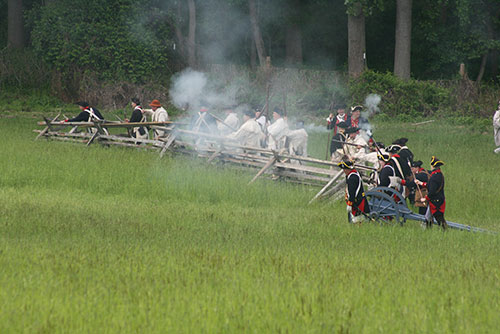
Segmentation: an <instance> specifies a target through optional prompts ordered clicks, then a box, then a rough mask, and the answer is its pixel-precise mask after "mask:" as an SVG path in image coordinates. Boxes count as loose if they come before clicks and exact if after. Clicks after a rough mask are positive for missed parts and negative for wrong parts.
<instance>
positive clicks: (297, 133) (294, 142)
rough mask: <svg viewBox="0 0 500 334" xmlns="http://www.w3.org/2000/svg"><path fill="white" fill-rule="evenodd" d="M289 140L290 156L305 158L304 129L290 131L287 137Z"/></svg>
mask: <svg viewBox="0 0 500 334" xmlns="http://www.w3.org/2000/svg"><path fill="white" fill-rule="evenodd" d="M287 137H288V139H289V140H290V143H289V146H288V149H289V152H290V154H292V155H301V156H304V157H305V156H307V137H308V135H307V132H306V130H305V129H297V130H291V131H289V132H288V135H287Z"/></svg>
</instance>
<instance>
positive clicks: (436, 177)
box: [415, 156, 448, 229]
mask: <svg viewBox="0 0 500 334" xmlns="http://www.w3.org/2000/svg"><path fill="white" fill-rule="evenodd" d="M442 165H444V162H443V161H441V160H439V159H438V158H436V157H435V156H433V157H432V158H431V167H432V172H431V175H430V176H429V181H428V182H422V181H420V180H418V179H417V180H415V183H416V184H418V185H419V186H421V187H425V188H427V190H428V194H427V196H425V198H422V199H421V201H422V202H425V201H427V203H428V206H427V212H426V214H425V218H426V220H427V227H431V226H432V219H433V218H435V219H436V221H437V223H438V225H441V226H442V227H443V229H446V228H447V227H448V224H447V223H446V219H444V211H445V209H446V200H445V196H444V176H443V173H442V172H441V166H442Z"/></svg>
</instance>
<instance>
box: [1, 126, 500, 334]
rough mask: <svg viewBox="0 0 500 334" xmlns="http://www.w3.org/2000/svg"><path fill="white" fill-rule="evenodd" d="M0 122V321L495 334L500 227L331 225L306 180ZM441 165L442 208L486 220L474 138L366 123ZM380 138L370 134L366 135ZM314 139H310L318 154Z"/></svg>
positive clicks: (492, 173)
mask: <svg viewBox="0 0 500 334" xmlns="http://www.w3.org/2000/svg"><path fill="white" fill-rule="evenodd" d="M33 127H34V121H33V119H30V118H28V117H25V116H18V117H16V118H8V119H5V118H0V129H1V132H0V140H1V141H2V146H0V158H1V163H0V213H1V215H0V268H2V270H1V273H0V301H1V303H0V332H2V333H17V332H30V333H31V332H47V333H58V332H157V333H164V332H186V333H187V332H227V333H233V332H258V333H260V332H300V333H302V332H342V333H346V332H351V333H359V332H366V333H374V332H412V333H422V332H426V333H471V332H477V333H489V332H491V333H493V332H496V331H497V329H498V328H499V326H500V317H499V316H498V314H499V311H500V279H499V278H500V237H499V236H498V235H486V234H474V233H466V232H458V231H449V232H447V233H443V232H442V231H440V230H439V229H436V228H435V229H433V230H431V231H424V230H422V229H421V228H420V227H419V226H418V224H417V223H411V222H408V223H407V224H406V226H405V227H403V228H402V227H399V226H384V227H381V226H375V225H370V224H365V225H363V226H361V227H354V226H351V225H348V224H347V223H346V214H345V205H344V204H343V203H341V202H338V203H332V202H329V201H323V202H318V203H316V204H314V205H311V206H308V205H307V202H308V200H309V199H310V198H311V197H312V196H314V194H315V192H316V191H317V189H310V188H308V187H303V186H296V185H290V184H285V183H279V182H272V181H269V180H260V181H259V182H256V183H255V184H253V185H251V186H247V183H248V181H249V180H250V179H251V177H252V176H253V175H252V174H251V173H247V172H243V171H239V170H236V169H233V168H221V167H220V166H208V165H206V164H204V163H200V162H198V161H194V160H191V159H186V158H180V157H167V158H166V159H162V160H160V159H159V158H158V157H157V155H156V154H154V153H151V152H146V151H141V150H129V149H119V148H105V147H99V146H98V145H95V146H91V147H88V148H86V147H84V146H83V145H78V144H70V143H61V142H47V141H45V140H39V141H37V142H34V141H33V139H34V137H35V134H33V133H32V132H31V130H32V128H33ZM375 135H376V138H377V140H382V141H386V142H388V141H390V140H392V139H394V138H397V137H400V136H402V135H405V136H407V137H408V138H409V139H410V141H409V145H410V147H411V148H412V149H413V151H414V152H415V154H416V156H417V158H420V159H422V160H424V161H425V162H426V163H427V162H428V160H429V159H430V156H431V155H432V154H436V155H438V156H439V158H441V159H443V160H444V161H445V162H446V166H445V167H444V168H443V170H444V173H445V176H446V182H447V183H446V195H447V218H448V219H449V220H452V221H456V222H459V223H464V224H472V225H475V226H480V227H484V228H489V229H491V230H496V231H498V230H500V229H499V221H500V219H499V218H498V217H499V214H500V209H499V207H498V203H499V201H498V197H499V193H500V191H499V190H497V189H499V186H500V178H499V177H498V172H497V170H496V168H498V166H499V162H500V157H498V156H495V155H493V153H492V152H491V151H492V149H493V144H492V143H491V138H490V135H489V134H488V135H486V134H484V135H483V134H478V133H475V132H473V131H472V130H469V129H467V128H459V127H454V126H449V125H447V124H444V123H436V124H429V125H425V126H420V127H416V128H408V125H404V127H403V126H400V125H398V124H386V125H384V124H378V125H377V129H376V132H375ZM379 137H380V139H379ZM324 143H326V135H325V134H311V136H310V143H309V149H310V151H311V153H312V154H313V155H315V156H317V157H322V155H324V151H325V146H324Z"/></svg>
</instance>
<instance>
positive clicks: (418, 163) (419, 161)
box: [411, 160, 423, 168]
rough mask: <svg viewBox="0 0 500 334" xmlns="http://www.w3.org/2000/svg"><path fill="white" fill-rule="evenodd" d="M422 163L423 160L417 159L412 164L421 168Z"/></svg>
mask: <svg viewBox="0 0 500 334" xmlns="http://www.w3.org/2000/svg"><path fill="white" fill-rule="evenodd" d="M422 164H423V162H422V161H421V160H417V161H413V163H412V164H411V166H412V167H418V168H420V167H422Z"/></svg>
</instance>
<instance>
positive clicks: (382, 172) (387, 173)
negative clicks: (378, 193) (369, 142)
mask: <svg viewBox="0 0 500 334" xmlns="http://www.w3.org/2000/svg"><path fill="white" fill-rule="evenodd" d="M377 157H378V160H379V163H380V166H381V168H380V169H379V174H378V182H377V185H378V186H379V187H390V186H391V177H394V176H396V173H395V170H394V166H393V165H392V164H391V157H390V155H389V154H378V155H377Z"/></svg>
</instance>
